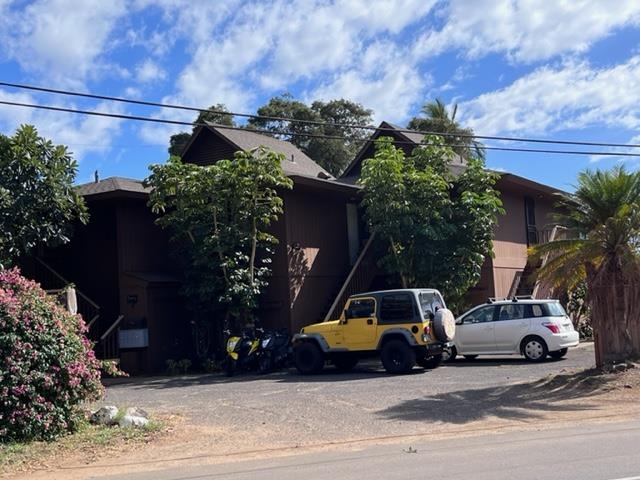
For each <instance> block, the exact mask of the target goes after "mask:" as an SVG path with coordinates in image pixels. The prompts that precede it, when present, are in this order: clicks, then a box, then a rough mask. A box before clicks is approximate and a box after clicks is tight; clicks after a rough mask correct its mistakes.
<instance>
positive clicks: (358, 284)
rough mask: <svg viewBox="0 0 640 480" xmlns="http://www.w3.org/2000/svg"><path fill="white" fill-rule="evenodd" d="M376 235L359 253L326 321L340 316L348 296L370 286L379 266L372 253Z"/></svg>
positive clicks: (325, 318) (371, 237) (374, 234)
mask: <svg viewBox="0 0 640 480" xmlns="http://www.w3.org/2000/svg"><path fill="white" fill-rule="evenodd" d="M375 236H376V233H375V232H373V233H372V234H371V236H370V237H369V239H368V240H367V242H366V243H365V245H364V248H363V249H362V251H361V252H360V255H358V258H357V259H356V263H355V264H354V265H353V268H352V269H351V271H350V272H349V275H347V279H346V280H345V281H344V283H343V284H342V288H340V291H339V292H338V294H337V295H336V298H335V299H334V300H333V303H332V304H331V307H330V308H329V311H328V312H327V315H326V316H325V317H324V321H325V322H326V321H327V320H331V319H336V318H338V317H339V316H340V313H341V312H342V309H343V308H344V305H345V304H346V303H347V298H349V296H350V295H353V294H354V293H359V292H362V291H364V290H366V289H368V288H369V285H370V284H371V280H372V278H373V276H374V275H375V273H376V271H377V268H378V267H377V266H376V262H375V259H374V258H373V255H372V252H373V248H371V245H372V244H373V239H374V238H375Z"/></svg>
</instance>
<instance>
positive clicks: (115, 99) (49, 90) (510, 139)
mask: <svg viewBox="0 0 640 480" xmlns="http://www.w3.org/2000/svg"><path fill="white" fill-rule="evenodd" d="M0 86H5V87H12V88H19V89H25V90H33V91H39V92H45V93H52V94H58V95H67V96H75V97H84V98H92V99H96V100H109V101H112V102H121V103H128V104H133V105H143V106H150V107H160V108H169V109H177V110H186V111H192V112H198V113H200V112H210V113H214V114H218V115H228V116H232V117H242V118H249V119H256V120H274V121H281V122H289V123H299V124H308V125H316V126H333V127H343V128H351V129H362V130H372V131H389V132H399V133H422V134H425V135H440V136H444V137H456V138H471V139H481V140H497V141H507V142H524V143H544V144H555V145H582V146H591V147H621V148H640V144H625V143H608V142H584V141H577V140H545V139H540V138H526V137H504V136H496V135H476V134H473V135H465V134H457V133H448V132H430V131H416V130H409V129H402V128H385V127H382V128H379V127H374V126H372V125H357V124H349V123H331V122H326V121H322V120H302V119H295V118H287V117H272V116H264V115H252V114H248V113H238V112H227V111H223V110H214V109H202V108H196V107H191V106H186V105H177V104H167V103H160V102H150V101H144V100H132V99H127V98H122V97H113V96H108V95H97V94H91V93H81V92H73V91H70V90H58V89H53V88H47V87H38V86H33V85H25V84H20V83H10V82H0ZM149 121H151V120H149ZM166 123H174V124H180V125H194V123H186V122H177V121H176V122H172V121H167V122H166ZM485 148H486V147H485ZM495 149H496V148H492V150H495ZM533 151H535V150H533Z"/></svg>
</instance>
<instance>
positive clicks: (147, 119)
mask: <svg viewBox="0 0 640 480" xmlns="http://www.w3.org/2000/svg"><path fill="white" fill-rule="evenodd" d="M0 105H10V106H16V107H25V108H34V109H40V110H50V111H56V112H66V113H76V114H81V115H91V116H97V117H109V118H117V119H123V120H136V121H144V122H152V123H162V124H170V125H187V126H205V127H206V126H215V128H220V129H225V130H237V131H243V132H247V131H248V132H255V133H264V134H268V135H286V136H292V137H305V138H322V139H332V140H350V141H352V142H354V143H366V142H368V141H370V140H371V139H370V138H361V139H350V138H347V137H345V136H341V135H325V134H318V133H306V132H288V131H282V130H266V129H258V128H251V129H246V128H242V127H233V126H228V125H218V124H216V125H211V124H209V123H206V122H205V123H194V122H184V121H179V120H168V119H162V118H153V117H143V116H138V115H126V114H122V113H109V112H96V111H91V110H79V109H73V108H67V107H54V106H52V105H37V104H32V103H23V102H10V101H6V100H0ZM390 131H391V132H397V131H398V130H394V129H390ZM410 132H413V133H416V132H415V130H410ZM434 135H441V134H439V133H435V134H434ZM394 144H396V145H419V144H421V145H424V143H422V142H420V143H418V142H412V141H402V140H398V141H394ZM442 147H443V148H447V147H448V148H456V147H468V146H467V145H447V144H445V145H442ZM483 148H484V149H485V150H497V151H509V152H524V153H550V154H569V155H602V156H616V157H620V156H621V157H640V153H629V152H592V151H583V150H550V149H532V148H516V147H513V148H510V147H491V146H486V145H485V146H483Z"/></svg>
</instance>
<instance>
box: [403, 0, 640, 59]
mask: <svg viewBox="0 0 640 480" xmlns="http://www.w3.org/2000/svg"><path fill="white" fill-rule="evenodd" d="M439 15H440V18H441V19H442V20H443V22H444V26H443V27H442V28H441V29H440V30H427V31H425V32H424V33H423V35H422V37H421V39H420V40H419V41H418V42H417V43H416V47H415V53H416V55H420V56H423V57H430V56H435V55H438V54H441V53H443V52H446V51H448V50H462V51H463V52H465V55H466V56H468V57H469V58H479V57H482V56H484V55H487V54H489V53H504V54H506V55H507V56H508V57H509V58H511V59H512V60H514V61H517V62H532V61H536V60H542V59H547V58H552V57H553V56H556V55H559V54H563V53H575V52H584V51H586V50H587V49H588V48H589V46H590V45H591V44H592V43H594V42H595V41H597V40H600V39H602V38H604V37H606V36H608V35H610V34H611V33H612V31H613V30H614V29H617V28H622V27H624V26H627V25H638V24H639V23H640V2H633V1H631V2H626V1H625V2H615V3H613V4H612V3H610V2H603V1H601V0H573V1H562V2H540V1H539V0H455V1H451V2H448V3H446V5H445V6H444V7H443V8H442V9H441V10H440V12H439Z"/></svg>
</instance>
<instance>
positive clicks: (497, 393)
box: [378, 370, 606, 424]
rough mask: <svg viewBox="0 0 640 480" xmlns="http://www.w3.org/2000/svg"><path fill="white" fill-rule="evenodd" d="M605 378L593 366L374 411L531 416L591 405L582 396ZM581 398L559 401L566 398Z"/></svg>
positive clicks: (452, 418)
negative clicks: (577, 401)
mask: <svg viewBox="0 0 640 480" xmlns="http://www.w3.org/2000/svg"><path fill="white" fill-rule="evenodd" d="M605 384H606V379H605V378H604V377H603V376H601V375H598V374H597V373H596V372H595V371H593V370H587V371H582V372H579V373H576V374H566V375H556V376H554V377H551V378H545V379H541V380H537V381H535V382H530V383H521V384H517V385H510V386H504V387H490V388H482V389H477V390H458V391H456V392H449V393H442V394H438V395H433V396H427V397H424V398H417V399H412V400H408V401H405V402H402V403H399V404H397V405H394V406H393V407H390V408H387V409H385V410H382V411H380V412H378V414H379V415H380V416H382V417H384V418H386V419H389V420H403V421H416V422H424V421H433V422H445V423H455V424H463V423H468V422H473V421H476V420H483V419H486V418H487V417H490V416H495V417H498V418H502V419H512V420H513V419H520V420H524V419H531V418H538V417H542V416H543V415H542V414H543V413H544V412H566V411H582V410H590V409H592V408H594V405H592V404H589V403H588V402H587V401H586V399H587V397H589V396H590V395H594V394H596V393H598V390H599V389H600V388H601V387H602V386H604V385H605ZM574 399H580V400H583V402H580V403H574V404H566V403H565V404H560V403H558V402H563V401H567V400H574Z"/></svg>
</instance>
